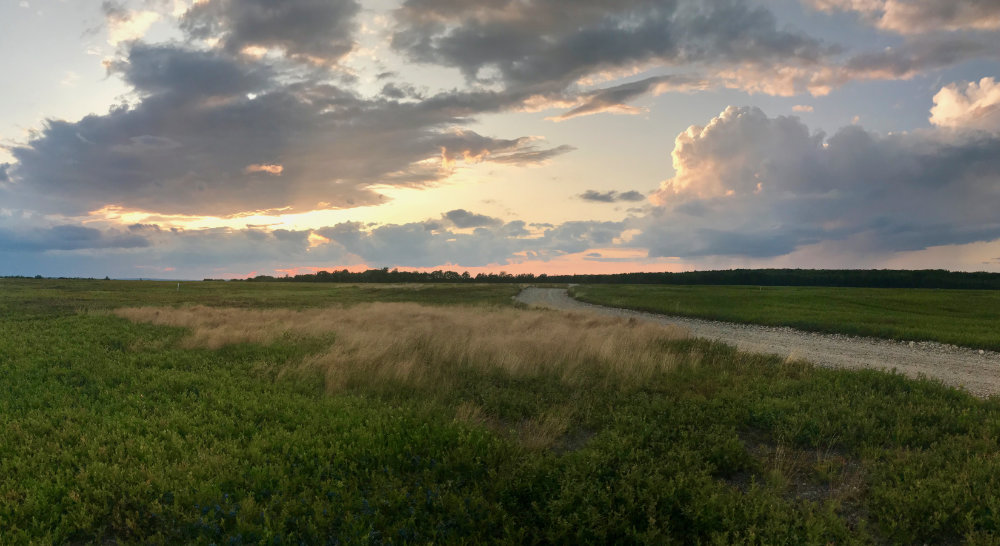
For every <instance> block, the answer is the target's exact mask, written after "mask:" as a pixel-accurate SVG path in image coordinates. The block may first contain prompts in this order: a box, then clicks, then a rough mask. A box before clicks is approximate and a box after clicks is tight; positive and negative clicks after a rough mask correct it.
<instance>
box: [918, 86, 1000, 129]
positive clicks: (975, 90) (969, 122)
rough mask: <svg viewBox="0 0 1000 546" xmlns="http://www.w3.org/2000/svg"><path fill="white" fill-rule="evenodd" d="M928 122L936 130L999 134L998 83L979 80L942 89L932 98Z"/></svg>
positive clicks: (999, 100) (999, 91) (999, 96)
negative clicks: (962, 129)
mask: <svg viewBox="0 0 1000 546" xmlns="http://www.w3.org/2000/svg"><path fill="white" fill-rule="evenodd" d="M930 121H931V123H933V124H934V125H937V126H939V127H953V128H965V129H982V130H985V131H994V132H998V133H1000V81H997V80H995V79H993V78H983V79H981V80H979V81H978V82H960V83H952V84H949V85H946V86H944V87H942V88H941V90H940V91H938V92H937V94H936V95H934V107H933V108H931V118H930Z"/></svg>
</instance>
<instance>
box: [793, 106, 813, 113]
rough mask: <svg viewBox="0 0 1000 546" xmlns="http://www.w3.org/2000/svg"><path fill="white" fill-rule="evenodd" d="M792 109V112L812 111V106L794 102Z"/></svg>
mask: <svg viewBox="0 0 1000 546" xmlns="http://www.w3.org/2000/svg"><path fill="white" fill-rule="evenodd" d="M792 111H793V112H812V111H813V107H812V106H809V105H808V104H796V105H795V106H792Z"/></svg>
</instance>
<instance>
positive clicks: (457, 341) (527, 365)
mask: <svg viewBox="0 0 1000 546" xmlns="http://www.w3.org/2000/svg"><path fill="white" fill-rule="evenodd" d="M115 313H116V314H117V315H119V316H122V317H126V318H128V319H130V320H133V321H137V322H149V323H153V324H158V325H166V326H175V327H185V328H189V329H190V332H191V333H190V336H189V337H188V338H186V340H185V341H184V344H185V345H186V346H189V347H207V348H219V347H223V346H225V345H231V344H235V343H268V342H271V341H274V340H277V339H279V338H282V337H283V336H304V337H317V336H330V337H332V340H331V341H330V344H329V346H328V347H327V348H326V349H323V350H320V351H319V352H317V353H316V354H313V355H311V356H309V357H307V358H306V359H305V360H304V361H303V362H301V363H300V364H299V365H298V368H297V370H296V371H312V372H319V373H321V374H322V375H323V377H324V381H325V384H326V388H327V390H328V391H329V392H339V391H342V390H344V389H348V388H351V387H357V386H362V385H369V386H370V385H372V384H375V383H396V384H401V385H409V386H413V387H416V388H434V389H443V388H448V387H449V386H453V385H454V384H455V383H456V382H457V381H460V380H461V377H462V374H463V373H467V372H468V371H469V370H475V371H478V372H488V373H502V374H505V375H507V376H510V377H537V376H540V375H555V376H557V377H558V378H559V379H560V380H561V381H563V382H565V383H567V384H570V385H582V384H584V383H587V382H588V381H594V380H603V381H610V382H614V383H620V384H622V385H635V384H640V383H642V382H643V381H645V380H646V379H648V378H649V377H650V376H651V375H653V374H656V373H662V372H664V371H666V370H669V369H671V368H672V367H673V366H674V365H675V364H676V362H677V359H678V357H677V355H676V354H675V353H673V352H670V351H665V350H664V343H666V342H669V341H674V340H678V339H683V338H685V337H686V335H687V334H686V332H685V331H683V330H682V329H680V328H677V327H673V326H662V325H656V324H651V323H648V322H640V321H636V320H626V319H620V318H609V317H601V316H596V315H592V314H581V313H557V312H549V311H529V310H517V309H506V308H459V307H450V308H441V307H431V306H424V305H418V304H413V303H374V304H364V305H358V306H355V307H351V308H343V307H329V308H324V309H306V310H288V309H231V308H230V309H227V308H210V307H201V306H198V307H184V308H150V307H144V308H129V309H119V310H116V311H115ZM291 371H292V370H289V372H291Z"/></svg>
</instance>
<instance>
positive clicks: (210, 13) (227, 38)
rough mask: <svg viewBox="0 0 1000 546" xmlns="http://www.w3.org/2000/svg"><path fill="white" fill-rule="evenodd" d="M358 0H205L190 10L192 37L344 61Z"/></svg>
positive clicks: (186, 20) (186, 19)
mask: <svg viewBox="0 0 1000 546" xmlns="http://www.w3.org/2000/svg"><path fill="white" fill-rule="evenodd" d="M360 9H361V8H360V5H359V4H358V2H356V1H355V0H282V1H281V2H274V1H273V0H203V1H201V2H196V3H195V4H194V5H193V6H192V7H191V9H190V10H189V11H188V12H187V13H185V14H184V16H183V18H182V21H181V27H182V28H183V29H184V30H185V31H186V32H187V33H188V35H189V36H191V37H194V38H200V39H208V38H218V39H220V40H221V44H222V46H223V47H224V48H225V49H226V50H227V51H229V52H231V53H239V52H242V51H244V50H246V49H248V48H264V49H270V48H275V49H280V50H282V51H284V52H285V54H286V55H287V56H289V57H292V58H296V59H301V60H306V61H311V62H315V63H320V64H331V63H335V62H337V61H339V60H340V59H341V58H343V57H344V56H345V55H347V54H348V53H350V52H351V50H352V49H353V48H354V37H353V35H354V30H355V24H354V18H355V16H356V15H357V14H358V12H359V11H360Z"/></svg>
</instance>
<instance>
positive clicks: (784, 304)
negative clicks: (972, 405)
mask: <svg viewBox="0 0 1000 546" xmlns="http://www.w3.org/2000/svg"><path fill="white" fill-rule="evenodd" d="M572 293H573V296H574V297H575V298H577V299H579V300H581V301H586V302H590V303H597V304H601V305H610V306H613V307H624V308H628V309H637V310H641V311H649V312H653V313H663V314H668V315H680V316H686V317H697V318H706V319H712V320H723V321H730V322H743V323H752V324H765V325H769V326H791V327H793V328H798V329H801V330H809V331H815V332H828V333H841V334H849V335H860V336H875V337H884V338H889V339H899V340H910V341H939V342H942V343H951V344H953V345H963V346H966V347H973V348H982V349H993V350H1000V291H998V290H934V289H901V288H821V287H766V286H765V287H757V286H655V285H585V286H576V287H574V288H573V289H572Z"/></svg>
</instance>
